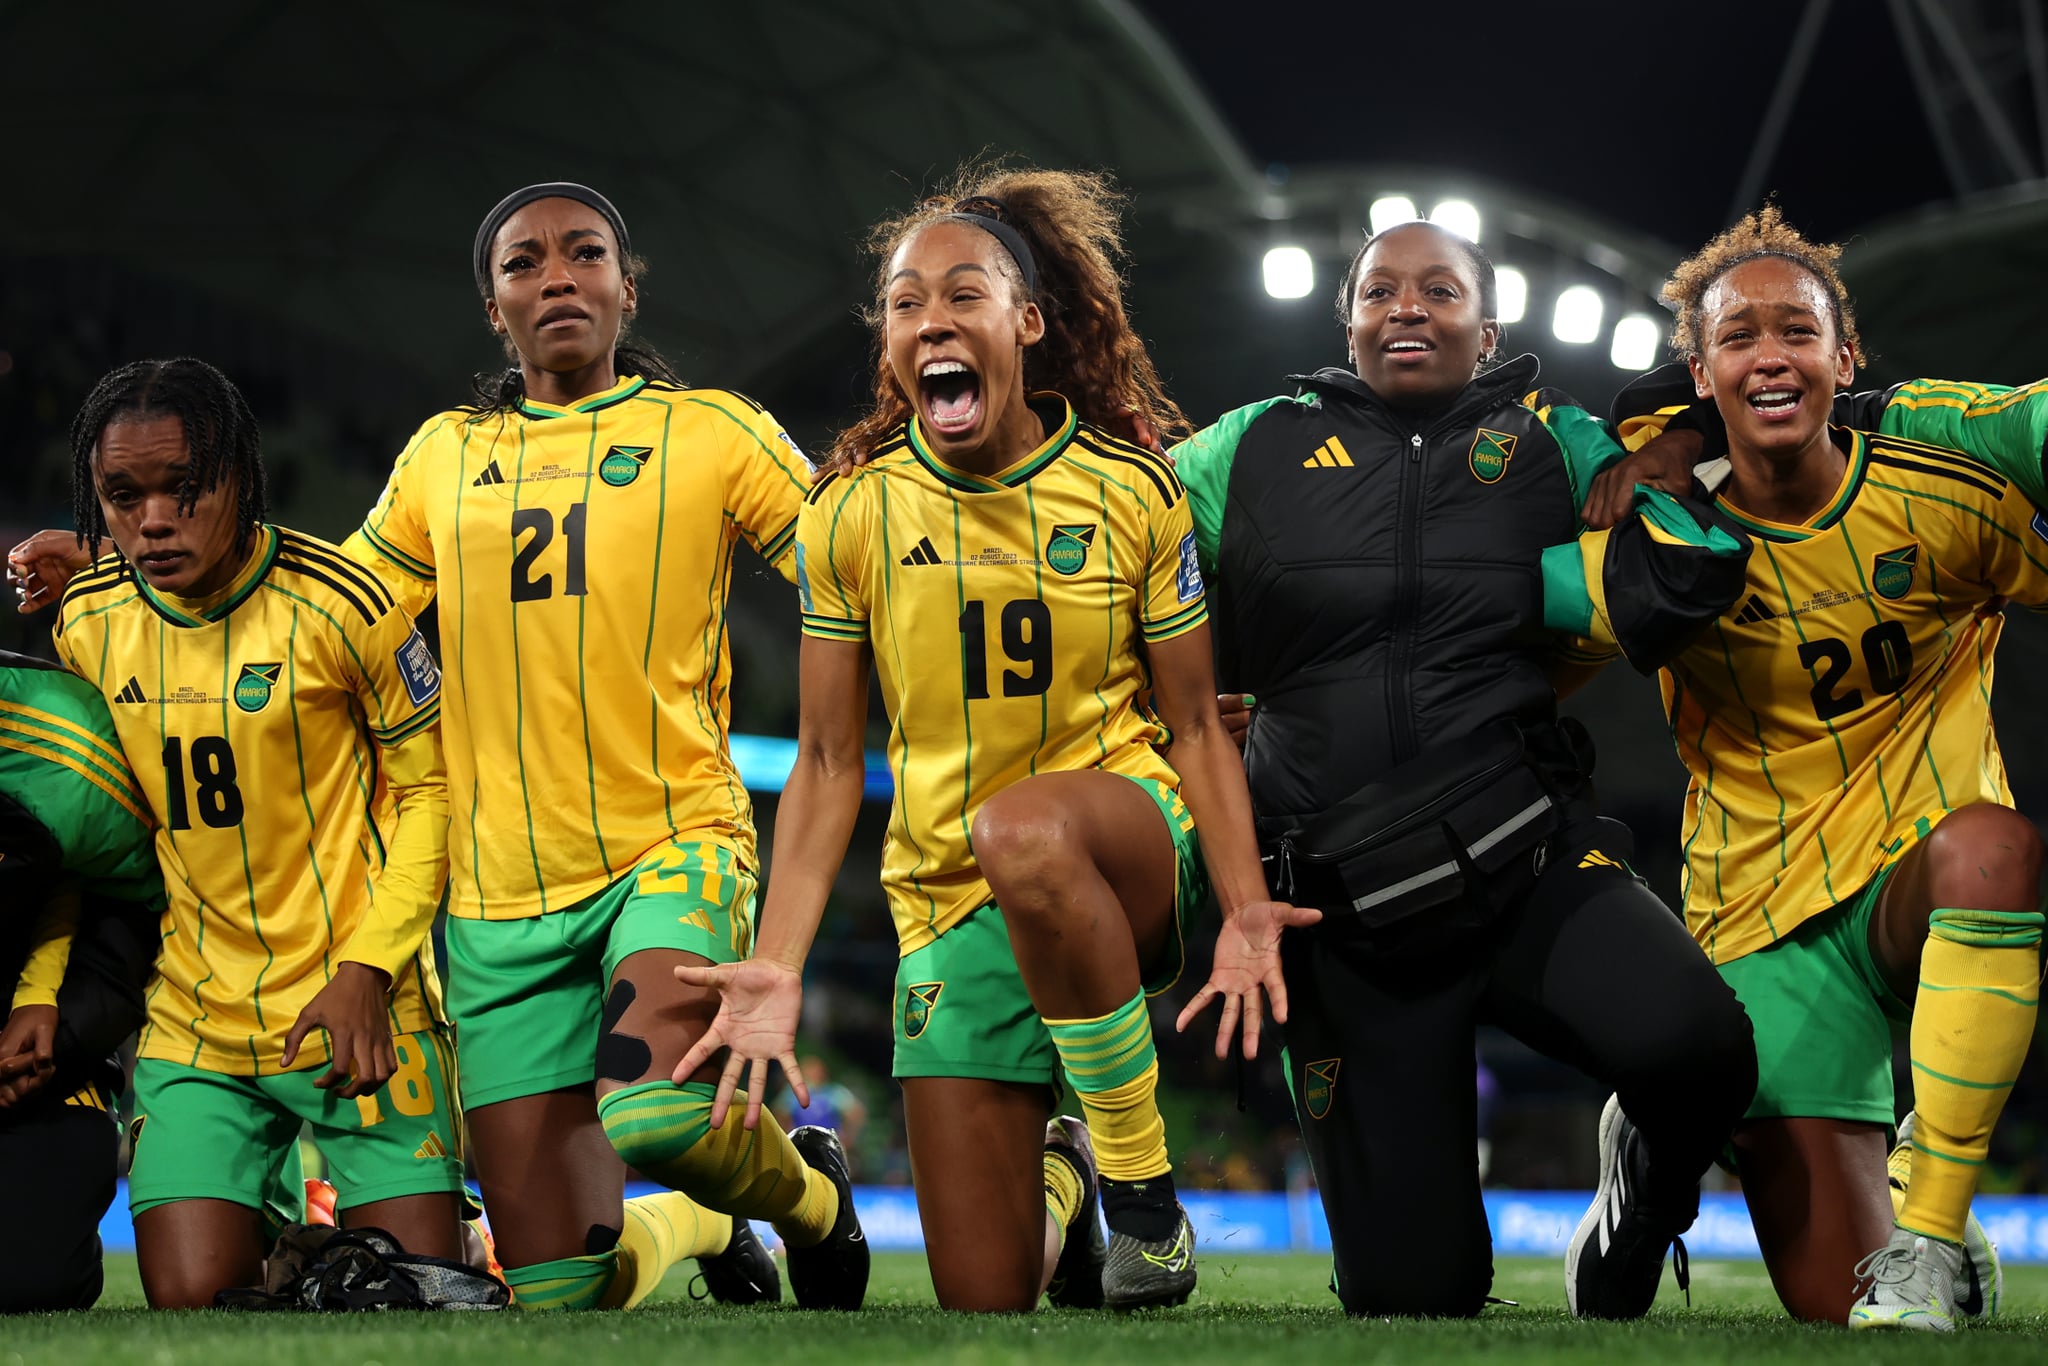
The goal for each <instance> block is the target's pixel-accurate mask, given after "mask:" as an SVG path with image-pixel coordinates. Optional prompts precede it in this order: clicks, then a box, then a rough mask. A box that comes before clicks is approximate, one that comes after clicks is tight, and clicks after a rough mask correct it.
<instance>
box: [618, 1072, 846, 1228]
mask: <svg viewBox="0 0 2048 1366" xmlns="http://www.w3.org/2000/svg"><path fill="white" fill-rule="evenodd" d="M716 1094H717V1088H715V1087H714V1086H712V1085H711V1084H710V1083H708V1082H690V1083H687V1084H685V1085H681V1086H678V1085H677V1084H676V1083H674V1082H671V1081H651V1082H643V1083H642V1084H640V1085H638V1086H628V1087H625V1088H624V1089H622V1090H618V1091H614V1092H612V1093H611V1094H610V1095H608V1096H606V1097H604V1098H603V1099H602V1100H600V1101H598V1103H597V1113H598V1118H599V1119H601V1120H603V1122H604V1131H605V1134H606V1135H607V1136H608V1137H609V1138H610V1139H611V1141H612V1147H613V1148H614V1149H616V1150H617V1151H618V1154H619V1156H620V1157H622V1158H624V1159H625V1160H626V1165H628V1166H630V1167H633V1168H635V1169H636V1170H638V1171H641V1172H644V1173H646V1175H647V1176H649V1177H650V1178H652V1179H653V1180H656V1181H659V1182H661V1184H663V1185H664V1186H668V1187H670V1188H671V1189H673V1190H678V1191H682V1192H684V1193H686V1194H688V1195H689V1196H690V1197H691V1198H692V1199H694V1200H696V1201H697V1202H699V1203H700V1204H704V1205H708V1206H710V1207H711V1208H712V1209H715V1210H722V1211H724V1212H725V1213H726V1214H728V1215H734V1216H737V1217H740V1218H744V1219H765V1220H767V1221H768V1222H769V1223H770V1224H772V1225H774V1227H775V1231H776V1233H777V1234H779V1235H781V1237H782V1240H783V1241H784V1242H785V1243H787V1244H789V1245H790V1246H791V1247H815V1246H816V1245H817V1244H819V1243H821V1242H823V1241H824V1240H825V1237H826V1235H827V1234H829V1233H830V1232H831V1231H832V1225H833V1222H834V1221H835V1220H837V1219H838V1217H839V1191H838V1188H837V1187H835V1186H834V1185H833V1184H832V1181H831V1178H829V1177H827V1176H825V1175H824V1174H823V1173H822V1172H818V1171H815V1170H813V1169H812V1168H811V1167H810V1166H809V1165H808V1164H807V1163H805V1161H804V1160H803V1157H802V1156H801V1155H800V1154H799V1153H798V1152H797V1150H796V1148H795V1146H794V1145H793V1144H791V1143H790V1141H789V1135H787V1134H785V1133H784V1132H783V1131H782V1126H781V1124H779V1123H777V1122H776V1119H775V1117H774V1116H773V1115H771V1114H769V1113H767V1112H766V1111H765V1110H764V1111H763V1112H762V1113H761V1119H760V1124H759V1127H757V1128H755V1129H754V1130H753V1131H752V1132H748V1130H747V1129H746V1128H745V1127H744V1126H743V1124H742V1120H743V1119H744V1118H745V1116H746V1105H747V1097H746V1093H745V1092H744V1091H742V1092H739V1093H738V1094H736V1095H735V1096H734V1097H733V1103H732V1107H731V1109H729V1110H728V1111H727V1112H726V1116H725V1123H724V1124H723V1125H721V1126H719V1127H718V1128H716V1129H714V1128H712V1127H711V1102H712V1100H713V1098H714V1097H715V1096H716Z"/></svg>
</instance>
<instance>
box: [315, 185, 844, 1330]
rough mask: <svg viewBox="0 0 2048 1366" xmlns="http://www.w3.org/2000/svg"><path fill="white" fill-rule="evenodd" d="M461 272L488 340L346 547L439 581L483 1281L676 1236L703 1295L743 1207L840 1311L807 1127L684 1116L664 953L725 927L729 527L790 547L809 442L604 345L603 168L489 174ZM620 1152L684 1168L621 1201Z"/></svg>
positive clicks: (424, 597)
mask: <svg viewBox="0 0 2048 1366" xmlns="http://www.w3.org/2000/svg"><path fill="white" fill-rule="evenodd" d="M473 267H474V272H475V278H476V285H477V289H478V291H479V293H480V294H481V295H482V301H483V306H484V312H485V316H486V318H487V320H488V321H489V323H490V325H491V327H492V329H493V330H494V331H495V333H496V334H497V336H498V337H499V338H500V339H501V340H502V341H503V343H504V345H505V348H506V352H507V354H508V355H509V356H510V357H511V358H512V359H513V361H514V364H513V365H512V366H511V368H509V369H507V370H505V371H504V372H502V375H501V376H500V377H499V378H497V379H496V380H495V382H493V383H491V384H488V385H485V386H483V388H482V392H481V393H480V394H479V404H478V406H476V407H473V408H464V409H456V410H453V411H450V412H446V413H442V414H439V415H438V416H436V417H433V418H430V419H428V421H427V422H426V424H425V425H424V426H422V427H421V428H420V431H419V434H418V435H417V436H416V437H415V438H414V439H413V441H412V442H411V444H410V445H409V446H408V447H407V448H406V450H405V452H404V454H403V455H401V456H400V457H399V459H398V464H397V468H396V469H395V470H394V471H393V472H392V476H391V481H390V484H389V486H388V487H387V488H386V489H385V492H384V496H383V497H382V499H381V500H379V502H378V504H377V506H376V508H375V510H373V511H372V512H371V514H370V516H369V518H368V519H367V520H366V521H365V522H364V524H363V527H362V530H361V532H360V533H358V534H357V535H356V536H355V537H353V538H351V540H350V543H349V545H350V548H351V550H353V551H355V552H357V553H360V554H362V555H364V556H366V557H367V558H370V559H371V560H373V561H375V562H378V563H380V564H383V565H387V566H389V567H390V570H391V573H392V574H393V575H394V576H395V577H396V578H397V579H398V580H399V581H400V582H401V585H402V586H401V588H400V592H401V593H402V595H403V596H404V597H405V599H406V600H407V601H408V602H410V603H413V604H416V605H420V606H424V604H425V603H427V602H428V601H430V600H432V601H437V602H438V603H439V605H440V627H441V641H442V650H443V658H444V661H445V663H446V665H447V669H448V674H449V677H450V679H451V680H452V684H451V687H450V690H449V696H448V709H447V716H446V722H445V736H446V744H447V749H448V756H449V777H450V786H451V791H452V794H453V809H454V813H455V819H454V829H453V834H452V838H451V841H450V846H451V847H450V853H451V857H452V861H453V871H452V874H451V878H450V890H449V898H448V909H449V916H450V919H449V925H448V954H449V959H450V963H449V996H450V1003H451V1006H452V1008H453V1011H454V1015H455V1019H456V1023H457V1026H458V1028H459V1029H460V1031H461V1037H462V1049H463V1083H464V1086H463V1089H464V1091H465V1095H466V1099H467V1101H468V1105H469V1123H470V1132H471V1137H472V1140H473V1142H474V1144H475V1156H476V1163H477V1171H478V1174H479V1176H480V1178H481V1180H482V1183H483V1189H484V1203H485V1206H486V1208H487V1209H488V1210H489V1211H490V1214H491V1219H492V1230H493V1233H494V1235H495V1236H496V1239H497V1251H498V1256H499V1258H500V1259H501V1260H502V1261H504V1263H505V1264H506V1266H507V1268H508V1270H507V1272H506V1279H507V1280H508V1281H510V1282H511V1284H512V1286H513V1288H514V1290H515V1292H516V1293H517V1295H518V1302H519V1303H521V1304H522V1305H525V1306H527V1307H529V1308H544V1307H565V1308H581V1307H592V1306H597V1305H609V1304H617V1303H632V1302H636V1301H637V1300H638V1299H639V1298H640V1297H642V1296H644V1295H645V1294H646V1293H647V1291H648V1290H649V1289H651V1288H652V1286H653V1285H655V1284H657V1283H658V1282H659V1281H660V1279H661V1276H662V1273H663V1272H664V1271H665V1270H666V1268H667V1266H668V1265H669V1264H670V1263H671V1262H673V1261H674V1260H676V1259H677V1258H678V1257H684V1256H695V1257H697V1258H698V1259H699V1261H700V1265H701V1266H702V1268H703V1271H704V1274H705V1277H706V1281H707V1283H708V1285H709V1287H710V1288H711V1290H712V1291H713V1293H714V1294H716V1295H718V1297H719V1298H720V1299H722V1300H726V1301H729V1302H730V1301H740V1302H749V1301H753V1300H757V1299H774V1298H776V1297H777V1296H778V1295H779V1293H780V1281H779V1277H778V1275H777V1273H776V1270H775V1265H774V1262H773V1261H772V1260H771V1259H770V1258H769V1257H768V1255H767V1252H766V1249H765V1248H763V1247H762V1246H761V1243H760V1240H759V1239H758V1238H757V1237H756V1236H755V1234H754V1233H753V1230H752V1228H751V1227H750V1225H749V1224H748V1223H747V1220H748V1219H749V1218H756V1219H766V1220H768V1221H769V1222H770V1223H772V1224H773V1225H774V1227H775V1229H776V1231H777V1232H778V1233H779V1234H780V1235H781V1236H782V1239H783V1241H784V1244H785V1246H786V1247H787V1249H788V1258H789V1271H790V1281H791V1285H792V1289H793V1290H794V1291H795V1295H796V1300H797V1303H798V1304H799V1305H803V1306H809V1307H824V1308H849V1309H850V1308H856V1307H858V1306H859V1304H860V1302H861V1297H862V1295H863V1293H864V1291H865V1288H866V1283H867V1245H866V1243H865V1242H864V1241H862V1239H861V1235H860V1224H859V1220H858V1217H857V1216H856V1214H855V1212H854V1209H853V1205H852V1196H851V1186H850V1184H849V1182H848V1179H847V1176H846V1170H845V1161H844V1157H843V1154H842V1152H841V1149H840V1145H839V1142H838V1140H837V1138H836V1137H835V1136H834V1135H833V1134H832V1133H831V1132H830V1131H829V1130H824V1129H818V1128H807V1129H800V1130H798V1131H796V1132H795V1133H794V1134H790V1135H785V1134H784V1133H783V1132H782V1130H781V1128H780V1127H779V1126H777V1125H774V1124H773V1123H772V1122H771V1123H770V1124H769V1125H768V1126H766V1127H765V1128H764V1129H763V1131H762V1132H761V1133H759V1134H754V1133H748V1132H745V1131H743V1130H742V1129H741V1127H740V1125H739V1123H738V1122H737V1121H736V1120H735V1122H733V1123H731V1124H719V1123H715V1122H714V1121H713V1118H712V1115H711V1108H712V1093H713V1087H712V1084H711V1081H710V1079H709V1076H707V1077H706V1078H702V1079H697V1080H691V1079H690V1078H689V1077H687V1076H686V1077H685V1078H684V1079H683V1080H682V1081H680V1082H677V1081H672V1080H671V1079H670V1074H671V1072H673V1071H674V1069H675V1066H676V1063H677V1061H678V1060H679V1059H681V1058H682V1056H683V1054H684V1053H685V1052H687V1051H688V1050H689V1048H690V1046H691V1045H692V1044H694V1043H695V1042H696V1041H697V1039H698V1038H699V1036H700V1035H701V1033H702V1031H703V1029H704V1027H705V1026H706V1025H707V1024H708V1023H709V1022H710V1020H711V1018H712V1015H713V1013H714V1010H715V1002H714V1001H713V1000H712V998H711V996H710V994H709V993H708V992H706V991H703V990H701V989H698V988H693V987H687V986H685V985H684V984H682V983H680V982H678V981H677V980H676V978H675V976H674V975H673V971H672V970H673V969H674V968H675V967H676V966H678V965H681V964H700V965H701V964H711V963H724V962H730V961H732V960H733V959H735V958H739V957H743V956H744V955H745V954H746V952H747V951H748V949H749V948H750V947H751V946H752V943H753V934H754V923H753V922H754V890H755V876H756V875H755V870H756V868H757V866H758V863H757V858H756V854H755V849H754V827H753V815H752V808H751V806H750V804H749V802H748V799H747V793H746V789H745V787H744V786H743V785H742V784H741V782H740V777H739V773H738V771H737V770H736V769H735V767H734V765H733V762H732V757H731V755H730V753H729V752H728V749H727V743H726V726H727V718H728V716H729V714H730V690H731V686H732V673H731V661H730V655H729V651H728V649H727V644H726V626H725V600H726V592H727V586H728V584H729V581H730V578H731V575H732V571H733V554H734V551H735V550H736V548H737V547H738V545H739V543H740V542H741V540H742V539H744V540H745V541H746V542H747V543H748V544H749V545H751V546H752V547H753V548H754V549H755V550H757V551H758V552H760V554H761V556H762V558H764V559H766V560H767V561H768V562H769V563H770V564H772V565H775V566H776V567H777V568H779V569H781V570H782V571H783V572H784V573H785V574H788V573H790V572H791V571H792V561H791V546H792V545H793V544H794V542H795V539H796V515H797V510H798V508H799V507H800V506H801V505H802V502H803V496H804V494H805V492H806V491H807V490H808V488H809V486H810V468H809V466H808V465H807V464H806V462H805V461H804V459H803V457H802V456H801V455H800V454H799V453H798V452H797V450H796V448H795V447H794V446H793V445H792V444H791V443H790V440H789V437H788V435H787V433H785V432H784V431H783V430H782V429H781V427H780V426H779V424H777V423H776V421H775V419H774V418H773V417H772V416H770V415H769V414H768V413H767V412H765V411H763V410H762V409H761V408H760V406H759V405H757V404H755V403H753V402H752V401H750V400H748V399H747V398H745V397H743V396H741V395H739V394H735V393H732V392H729V391H726V390H721V389H693V388H689V387H687V386H685V385H684V384H683V383H682V382H681V381H680V380H679V379H678V378H677V377H676V375H675V373H674V371H673V370H671V369H670V368H669V366H668V364H667V362H666V361H664V360H662V358H661V357H660V356H659V355H657V354H655V353H654V352H652V351H649V350H646V349H644V348H641V347H637V346H633V345H631V344H629V343H627V342H626V340H625V335H626V331H627V328H628V326H629V324H630V322H631V320H632V318H633V316H634V314H635V312H636V311H637V309H638V306H639V283H638V275H639V273H640V272H641V271H642V270H643V269H644V265H643V263H641V262H640V261H639V260H638V259H637V258H636V257H634V255H633V254H632V245H631V239H630V238H629V237H628V235H627V231H626V225H625V222H624V220H623V219H622V218H621V217H620V215H619V212H618V210H617V209H616V208H614V207H613V206H612V204H611V202H610V201H609V200H607V199H606V198H605V197H604V196H603V195H600V194H598V193H597V192H596V191H594V190H591V189H589V188H587V187H585V186H581V185H569V184H545V185H533V186H528V187H527V188H525V189H522V190H518V191H516V192H514V193H513V194H511V195H508V196H507V197H506V198H505V199H504V200H503V201H501V202H500V203H499V204H498V205H497V206H496V207H495V208H494V209H492V210H491V212H490V213H489V214H488V215H487V216H486V217H485V219H484V221H483V224H482V225H481V226H480V227H479V229H478V230H477V235H476V241H475V244H474V257H473ZM710 1075H715V1073H712V1074H710ZM593 1083H594V1087H593ZM628 1165H630V1166H632V1167H634V1168H637V1169H638V1170H639V1171H641V1172H643V1173H645V1174H646V1175H647V1176H649V1177H652V1178H654V1179H655V1180H657V1181H660V1182H662V1183H663V1184H664V1185H667V1186H669V1187H671V1188H673V1189H674V1190H675V1191H678V1192H686V1193H687V1195H663V1196H655V1197H650V1199H649V1200H647V1201H635V1202H633V1204H632V1205H631V1206H630V1207H626V1208H625V1209H624V1211H623V1222H622V1206H621V1203H620V1202H621V1198H622V1185H623V1181H624V1176H625V1168H626V1167H627V1166H628ZM622 1253H623V1254H624V1255H623V1256H622V1255H621V1254H622Z"/></svg>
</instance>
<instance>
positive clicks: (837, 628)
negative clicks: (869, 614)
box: [804, 612, 868, 640]
mask: <svg viewBox="0 0 2048 1366" xmlns="http://www.w3.org/2000/svg"><path fill="white" fill-rule="evenodd" d="M804 634H805V635H807V636H816V637H817V638H818V639H820V640H866V639H867V638H868V624H867V623H866V622H864V621H855V620H852V619H851V618H848V617H827V616H820V615H819V614H818V613H816V612H806V613H804Z"/></svg>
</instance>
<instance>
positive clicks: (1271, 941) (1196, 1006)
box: [1173, 901, 1323, 1058]
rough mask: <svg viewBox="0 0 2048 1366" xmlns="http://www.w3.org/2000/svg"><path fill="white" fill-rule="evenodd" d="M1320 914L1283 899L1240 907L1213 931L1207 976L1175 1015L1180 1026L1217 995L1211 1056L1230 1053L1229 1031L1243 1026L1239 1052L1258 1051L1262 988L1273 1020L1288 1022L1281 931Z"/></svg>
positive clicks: (1300, 925)
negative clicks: (1220, 1013)
mask: <svg viewBox="0 0 2048 1366" xmlns="http://www.w3.org/2000/svg"><path fill="white" fill-rule="evenodd" d="M1322 918H1323V913H1322V912H1321V911H1319V910H1317V909H1315V907H1313V906H1290V905H1288V904H1287V903H1286V902H1284V901H1254V902H1251V903H1249V904H1248V905H1245V906H1243V907H1240V908H1239V909H1238V911H1237V913H1236V914H1234V915H1231V916H1228V917H1226V918H1225V919H1224V921H1223V928H1222V929H1221V930H1220V931H1218V932H1217V935H1216V958H1215V962H1214V965H1213V966H1212V967H1211V968H1210V970H1209V980H1208V981H1207V982H1205V983H1204V984H1203V986H1202V989H1201V990H1200V991H1198V992H1196V993H1195V999H1194V1000H1192V1001H1189V1002H1188V1005H1187V1009H1185V1010H1183V1011H1181V1013H1180V1018H1179V1019H1178V1020H1175V1021H1174V1024H1173V1027H1174V1029H1175V1030H1176V1031H1181V1032H1184V1031H1185V1030H1186V1029H1187V1027H1188V1025H1189V1024H1190V1023H1191V1022H1192V1021H1193V1020H1194V1018H1195V1017H1196V1016H1197V1015H1200V1014H1201V1013H1202V1012H1203V1011H1204V1010H1206V1009H1208V1007H1209V1002H1211V1001H1213V1000H1216V999H1217V998H1219V997H1220V998H1222V1001H1223V1018H1222V1019H1220V1020H1218V1021H1217V1022H1216V1056H1217V1057H1219V1058H1225V1057H1229V1056H1230V1036H1231V1035H1232V1034H1233V1033H1235V1032H1236V1031H1237V1029H1238V1026H1239V1023H1240V1021H1242V1024H1243V1028H1244V1055H1245V1056H1246V1057H1247V1058H1256V1057H1257V1056H1259V1031H1260V1029H1261V1028H1262V1027H1263V1024H1264V1017H1265V1001H1264V1000H1263V999H1262V998H1261V996H1260V992H1261V990H1263V991H1264V992H1265V996H1266V997H1270V998H1271V1000H1272V1008H1273V1019H1274V1021H1275V1023H1278V1024H1285V1023H1287V983H1286V981H1285V980H1284V979H1283V978H1282V977H1281V975H1280V935H1281V932H1282V931H1284V930H1289V929H1304V928H1306V927H1308V926H1310V925H1313V924H1315V923H1316V922H1318V921H1320V920H1321V919H1322Z"/></svg>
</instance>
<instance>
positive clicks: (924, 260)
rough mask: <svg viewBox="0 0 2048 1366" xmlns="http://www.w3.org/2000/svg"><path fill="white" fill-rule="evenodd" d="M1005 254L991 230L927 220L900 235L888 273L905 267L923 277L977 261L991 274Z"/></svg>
mask: <svg viewBox="0 0 2048 1366" xmlns="http://www.w3.org/2000/svg"><path fill="white" fill-rule="evenodd" d="M1006 255H1008V253H1007V252H1005V251H1004V250H1003V244H1002V243H1001V242H998V241H997V240H996V239H995V236H994V235H993V234H992V233H986V232H983V231H982V230H981V229H980V228H977V227H975V226H974V225H973V224H971V223H930V224H927V225H926V226H924V227H922V228H919V229H918V230H917V231H915V232H913V233H911V234H910V236H908V237H906V238H904V239H903V242H902V245H900V246H898V247H897V248H896V251H895V253H894V254H893V255H891V256H890V258H889V277H890V278H891V279H894V278H895V277H896V276H898V275H900V274H902V273H903V272H904V271H906V270H910V271H916V272H917V273H918V274H919V275H921V276H923V277H924V278H926V279H932V278H934V277H936V276H939V275H943V274H944V273H945V272H947V271H949V270H951V269H952V268H953V267H955V266H958V265H977V266H980V267H981V268H982V269H983V270H986V271H988V272H990V273H991V274H994V273H995V272H997V271H999V270H1001V269H1002V259H1003V257H1004V256H1006Z"/></svg>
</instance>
